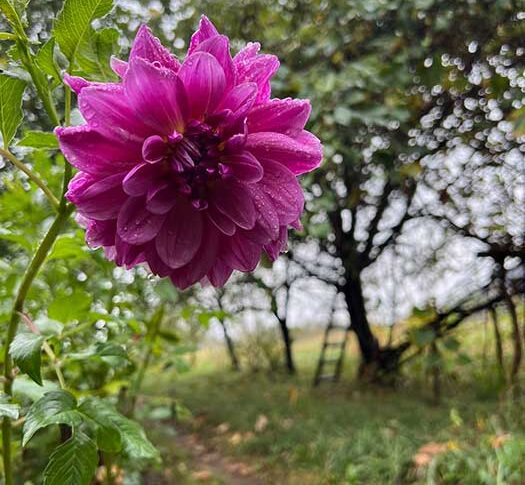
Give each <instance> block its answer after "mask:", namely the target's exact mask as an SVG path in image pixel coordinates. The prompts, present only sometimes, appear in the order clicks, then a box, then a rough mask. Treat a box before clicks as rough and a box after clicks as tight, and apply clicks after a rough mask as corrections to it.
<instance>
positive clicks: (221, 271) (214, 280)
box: [206, 259, 233, 288]
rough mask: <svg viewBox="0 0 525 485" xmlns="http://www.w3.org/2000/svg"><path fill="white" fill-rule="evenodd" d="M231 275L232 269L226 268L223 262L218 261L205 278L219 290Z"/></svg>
mask: <svg viewBox="0 0 525 485" xmlns="http://www.w3.org/2000/svg"><path fill="white" fill-rule="evenodd" d="M232 273H233V268H231V267H230V266H228V265H227V264H226V263H225V262H224V261H222V260H220V259H218V260H217V261H215V264H214V265H213V266H212V267H211V269H210V271H208V273H207V275H206V277H207V278H208V280H209V281H210V283H211V284H212V285H213V286H215V288H220V287H221V286H224V284H225V283H226V282H227V281H228V278H229V277H230V276H231V274H232Z"/></svg>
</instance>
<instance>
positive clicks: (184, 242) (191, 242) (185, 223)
mask: <svg viewBox="0 0 525 485" xmlns="http://www.w3.org/2000/svg"><path fill="white" fill-rule="evenodd" d="M202 226H203V224H202V215H201V213H200V212H198V211H196V210H195V209H193V207H192V206H191V205H190V204H188V203H187V202H186V201H184V200H183V199H179V200H178V201H177V204H175V207H174V208H173V209H172V210H171V212H170V213H169V214H168V216H167V217H166V220H165V221H164V224H163V226H162V228H161V230H160V232H159V234H158V236H157V239H156V240H155V245H156V248H157V253H158V254H159V256H160V258H161V259H162V261H163V262H164V263H165V264H167V265H168V266H169V267H171V268H173V269H177V268H180V267H181V266H184V265H185V264H187V263H188V262H189V261H190V260H191V259H192V258H193V257H194V256H195V253H196V252H197V250H198V249H199V246H200V243H201V240H202Z"/></svg>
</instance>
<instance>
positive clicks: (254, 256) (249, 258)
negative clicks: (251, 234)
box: [221, 232, 262, 271]
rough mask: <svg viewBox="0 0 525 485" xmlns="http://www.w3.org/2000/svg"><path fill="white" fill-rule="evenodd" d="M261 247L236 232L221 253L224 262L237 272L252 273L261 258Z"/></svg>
mask: <svg viewBox="0 0 525 485" xmlns="http://www.w3.org/2000/svg"><path fill="white" fill-rule="evenodd" d="M261 250H262V248H261V245H260V244H257V243H255V242H253V241H250V240H249V239H248V238H247V237H246V236H245V235H244V234H242V233H240V232H237V233H236V234H235V235H234V236H232V237H231V238H230V239H229V240H228V248H227V249H225V250H224V251H222V252H221V257H222V258H223V259H224V262H225V263H226V264H227V265H228V266H231V267H232V268H233V269H238V270H239V271H253V270H254V269H255V267H256V266H257V264H258V263H259V259H260V257H261Z"/></svg>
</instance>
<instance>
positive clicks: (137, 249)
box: [115, 234, 145, 269]
mask: <svg viewBox="0 0 525 485" xmlns="http://www.w3.org/2000/svg"><path fill="white" fill-rule="evenodd" d="M144 261H145V255H144V251H143V246H135V245H133V244H128V243H127V242H125V241H123V240H122V238H120V237H119V235H118V234H117V235H116V237H115V263H116V264H117V265H118V266H124V267H126V268H127V269H130V268H132V267H133V266H136V265H137V264H140V263H143V262H144Z"/></svg>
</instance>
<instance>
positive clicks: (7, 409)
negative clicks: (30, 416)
mask: <svg viewBox="0 0 525 485" xmlns="http://www.w3.org/2000/svg"><path fill="white" fill-rule="evenodd" d="M19 415H20V406H19V405H18V404H9V403H5V402H0V417H4V416H6V417H8V418H9V419H18V416H19Z"/></svg>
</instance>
